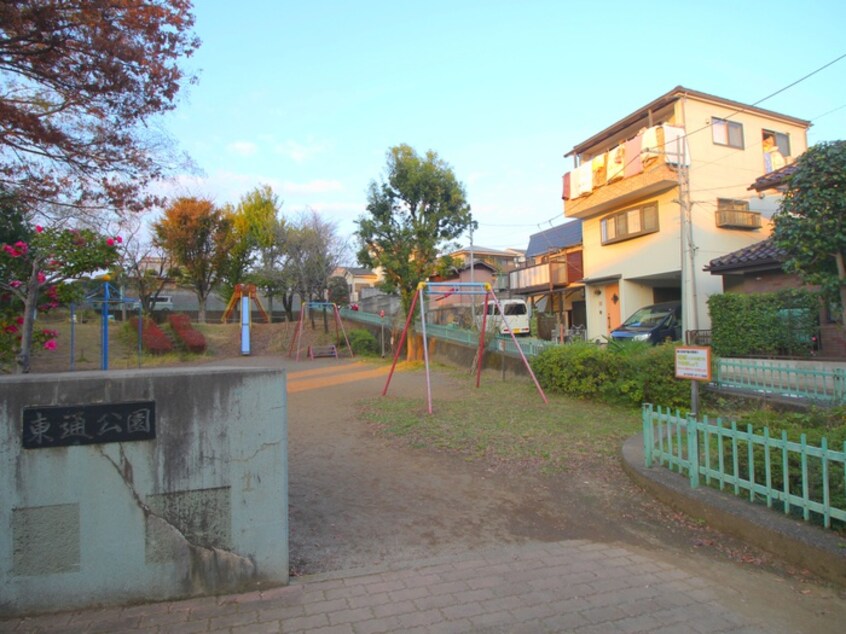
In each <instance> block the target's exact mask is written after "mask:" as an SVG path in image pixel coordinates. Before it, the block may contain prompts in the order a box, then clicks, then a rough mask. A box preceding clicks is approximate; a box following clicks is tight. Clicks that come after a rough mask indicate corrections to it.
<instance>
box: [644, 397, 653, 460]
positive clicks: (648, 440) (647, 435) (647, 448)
mask: <svg viewBox="0 0 846 634" xmlns="http://www.w3.org/2000/svg"><path fill="white" fill-rule="evenodd" d="M642 414H643V458H644V464H645V465H646V468H647V469H649V468H651V467H652V447H653V441H652V405H651V404H650V403H644V404H643V410H642Z"/></svg>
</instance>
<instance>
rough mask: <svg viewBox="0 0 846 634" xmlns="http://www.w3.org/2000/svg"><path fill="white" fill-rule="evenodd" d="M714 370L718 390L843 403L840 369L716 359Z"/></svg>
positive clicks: (845, 387)
mask: <svg viewBox="0 0 846 634" xmlns="http://www.w3.org/2000/svg"><path fill="white" fill-rule="evenodd" d="M716 366H717V368H716V377H717V378H716V381H715V383H716V384H717V386H718V387H721V388H729V389H737V390H743V391H747V392H758V393H761V394H776V395H779V396H783V397H786V398H799V399H803V400H810V401H819V402H823V403H832V404H843V403H846V372H844V370H842V369H840V368H833V369H814V368H799V367H792V366H790V365H785V364H783V363H774V362H768V361H760V360H754V359H717V361H716Z"/></svg>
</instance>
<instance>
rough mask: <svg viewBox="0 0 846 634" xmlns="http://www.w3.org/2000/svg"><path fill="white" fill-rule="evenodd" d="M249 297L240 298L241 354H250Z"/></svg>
mask: <svg viewBox="0 0 846 634" xmlns="http://www.w3.org/2000/svg"><path fill="white" fill-rule="evenodd" d="M250 316H251V315H250V298H249V297H242V298H241V354H244V355H246V354H250Z"/></svg>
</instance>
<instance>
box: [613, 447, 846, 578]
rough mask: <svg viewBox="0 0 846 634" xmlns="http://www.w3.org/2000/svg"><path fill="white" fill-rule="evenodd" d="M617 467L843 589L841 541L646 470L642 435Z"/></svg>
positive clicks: (845, 571) (845, 542)
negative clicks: (619, 466)
mask: <svg viewBox="0 0 846 634" xmlns="http://www.w3.org/2000/svg"><path fill="white" fill-rule="evenodd" d="M622 464H623V469H624V470H625V471H626V473H628V475H629V477H631V478H632V480H634V482H635V483H637V484H638V485H639V486H641V487H642V488H644V489H646V490H647V491H649V492H650V493H651V494H652V495H654V496H655V497H656V498H658V499H659V500H661V501H662V502H664V503H665V504H668V505H670V506H672V507H673V508H676V509H678V510H680V511H683V512H684V513H687V514H688V515H690V516H692V517H695V518H699V519H703V520H705V521H706V522H708V524H710V525H711V526H713V527H714V528H717V529H719V530H721V531H723V532H725V533H728V534H730V535H733V536H735V537H739V538H740V539H743V540H744V541H746V542H748V543H750V544H753V545H755V546H758V547H759V548H763V549H764V550H767V551H769V552H771V553H773V554H774V555H777V556H778V557H780V558H781V559H784V560H785V561H787V562H789V563H791V564H794V565H796V566H799V567H802V568H807V569H808V570H811V571H812V572H814V573H815V574H817V575H819V576H820V577H822V578H823V579H826V580H828V581H832V582H834V583H837V584H840V585H844V586H846V539H844V538H842V537H838V536H837V535H835V534H834V533H832V532H829V531H826V530H825V529H821V528H818V527H816V526H811V525H809V524H806V523H805V522H801V521H797V520H794V519H791V518H790V517H788V516H785V515H784V514H782V513H780V512H778V511H776V510H774V509H768V508H767V507H766V506H761V505H756V504H750V503H749V502H748V501H747V500H744V499H742V498H739V497H735V496H734V495H733V494H731V493H725V492H721V491H718V490H716V489H712V488H710V487H708V486H705V485H703V486H700V487H699V488H698V489H691V488H690V483H689V482H688V480H687V478H685V477H684V476H682V475H680V474H679V473H675V472H672V471H670V470H669V469H667V468H666V467H652V468H646V467H645V466H644V455H643V436H642V435H638V436H634V437H632V438H629V439H628V440H627V441H626V442H625V443H624V444H623V448H622Z"/></svg>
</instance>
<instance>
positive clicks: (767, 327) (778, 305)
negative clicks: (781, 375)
mask: <svg viewBox="0 0 846 634" xmlns="http://www.w3.org/2000/svg"><path fill="white" fill-rule="evenodd" d="M819 301H820V300H819V297H818V296H817V295H816V294H814V293H811V292H809V291H806V290H804V289H799V290H787V291H780V292H777V293H754V294H740V293H723V294H721V295H711V296H710V297H709V298H708V311H709V312H710V314H711V323H712V326H711V342H712V345H713V348H714V354H716V355H718V356H721V357H743V356H750V355H759V356H772V355H790V356H805V355H808V354H810V353H811V352H812V351H813V343H814V337H815V336H816V335H817V317H818V315H819V310H820V304H819Z"/></svg>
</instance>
